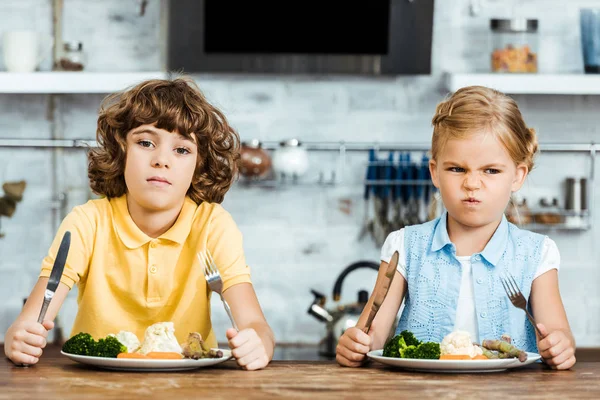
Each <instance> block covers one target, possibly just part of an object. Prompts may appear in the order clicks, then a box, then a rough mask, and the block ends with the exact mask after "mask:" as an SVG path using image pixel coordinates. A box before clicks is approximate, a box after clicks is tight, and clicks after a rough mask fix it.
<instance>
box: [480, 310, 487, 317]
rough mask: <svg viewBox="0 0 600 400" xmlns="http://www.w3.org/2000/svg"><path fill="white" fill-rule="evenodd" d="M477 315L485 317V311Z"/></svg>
mask: <svg viewBox="0 0 600 400" xmlns="http://www.w3.org/2000/svg"><path fill="white" fill-rule="evenodd" d="M479 316H480V317H481V318H485V317H487V313H486V312H485V311H484V312H482V313H481V314H479Z"/></svg>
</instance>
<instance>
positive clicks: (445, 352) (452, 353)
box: [440, 330, 483, 360]
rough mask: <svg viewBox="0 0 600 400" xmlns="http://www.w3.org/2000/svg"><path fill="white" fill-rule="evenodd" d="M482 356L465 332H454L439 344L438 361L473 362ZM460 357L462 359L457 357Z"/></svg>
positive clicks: (479, 349)
mask: <svg viewBox="0 0 600 400" xmlns="http://www.w3.org/2000/svg"><path fill="white" fill-rule="evenodd" d="M481 355H483V350H482V349H481V347H479V346H478V345H476V344H473V341H472V340H471V335H470V334H469V332H467V331H461V330H458V331H454V332H451V333H449V334H447V335H446V336H445V337H444V339H442V343H441V344H440V360H457V359H459V360H462V359H465V360H473V359H475V357H477V356H481ZM457 356H462V358H460V357H457Z"/></svg>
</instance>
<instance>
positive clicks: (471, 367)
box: [367, 350, 542, 373]
mask: <svg viewBox="0 0 600 400" xmlns="http://www.w3.org/2000/svg"><path fill="white" fill-rule="evenodd" d="M382 353H383V350H373V351H370V352H369V353H367V357H369V358H372V359H373V360H375V361H378V362H380V363H382V364H386V365H390V366H393V367H399V368H404V369H408V370H411V371H423V372H450V373H453V372H467V373H476V372H497V371H504V370H506V369H509V368H519V367H523V366H525V365H529V364H531V363H534V362H536V361H538V360H539V359H541V358H542V356H540V355H539V354H537V353H527V360H525V361H524V362H520V361H519V360H518V359H516V358H508V359H500V360H415V359H411V358H394V357H383V356H382Z"/></svg>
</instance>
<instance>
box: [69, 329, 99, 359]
mask: <svg viewBox="0 0 600 400" xmlns="http://www.w3.org/2000/svg"><path fill="white" fill-rule="evenodd" d="M95 345H96V341H95V340H94V338H93V337H92V335H90V334H89V333H83V332H79V333H78V334H77V335H75V336H73V337H71V338H70V339H69V340H67V341H66V342H65V343H64V344H63V347H62V351H64V352H65V353H69V354H77V355H80V356H89V355H90V354H91V353H92V351H93V350H94V346H95Z"/></svg>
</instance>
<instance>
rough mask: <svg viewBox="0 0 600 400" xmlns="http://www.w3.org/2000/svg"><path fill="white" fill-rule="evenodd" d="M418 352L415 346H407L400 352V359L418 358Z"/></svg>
mask: <svg viewBox="0 0 600 400" xmlns="http://www.w3.org/2000/svg"><path fill="white" fill-rule="evenodd" d="M417 355H418V350H417V346H407V347H405V348H404V349H402V350H400V358H419V357H417Z"/></svg>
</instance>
